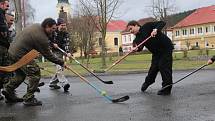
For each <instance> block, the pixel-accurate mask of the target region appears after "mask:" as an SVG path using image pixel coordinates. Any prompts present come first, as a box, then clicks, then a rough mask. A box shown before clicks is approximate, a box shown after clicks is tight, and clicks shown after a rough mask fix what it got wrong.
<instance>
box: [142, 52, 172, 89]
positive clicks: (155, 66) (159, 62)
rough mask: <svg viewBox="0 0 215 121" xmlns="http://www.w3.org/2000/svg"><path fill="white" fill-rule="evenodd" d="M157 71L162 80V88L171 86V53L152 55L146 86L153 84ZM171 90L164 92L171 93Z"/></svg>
mask: <svg viewBox="0 0 215 121" xmlns="http://www.w3.org/2000/svg"><path fill="white" fill-rule="evenodd" d="M159 71H160V73H161V77H162V80H163V82H162V87H164V86H166V85H169V84H172V52H166V53H162V54H153V55H152V61H151V67H150V69H149V72H148V75H147V76H146V79H145V83H146V84H148V85H151V84H153V83H154V82H155V78H156V76H157V74H158V72H159ZM171 89H172V87H169V88H166V89H165V90H166V91H171Z"/></svg>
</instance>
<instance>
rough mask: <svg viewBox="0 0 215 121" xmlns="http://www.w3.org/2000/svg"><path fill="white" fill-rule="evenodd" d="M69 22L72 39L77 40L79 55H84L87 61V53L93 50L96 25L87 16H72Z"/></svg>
mask: <svg viewBox="0 0 215 121" xmlns="http://www.w3.org/2000/svg"><path fill="white" fill-rule="evenodd" d="M70 23H71V24H70V27H71V30H72V34H73V37H74V39H76V40H79V41H77V44H78V46H79V48H80V51H81V57H83V55H84V58H85V59H87V63H88V62H89V53H90V52H91V51H93V50H94V48H93V47H94V45H95V40H94V32H95V30H96V27H95V26H94V24H93V22H92V19H90V17H89V16H78V17H75V18H72V19H71V22H70ZM82 62H83V58H82Z"/></svg>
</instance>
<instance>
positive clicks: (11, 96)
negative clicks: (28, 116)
mask: <svg viewBox="0 0 215 121" xmlns="http://www.w3.org/2000/svg"><path fill="white" fill-rule="evenodd" d="M2 94H3V95H4V96H5V98H6V100H5V103H16V102H22V101H23V99H22V98H20V97H17V96H16V94H15V92H13V93H9V92H8V91H6V90H3V91H2Z"/></svg>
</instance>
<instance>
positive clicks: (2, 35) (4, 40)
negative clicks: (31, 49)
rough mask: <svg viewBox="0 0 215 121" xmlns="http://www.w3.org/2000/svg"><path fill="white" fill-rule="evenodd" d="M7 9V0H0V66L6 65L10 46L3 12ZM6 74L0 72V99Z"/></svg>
mask: <svg viewBox="0 0 215 121" xmlns="http://www.w3.org/2000/svg"><path fill="white" fill-rule="evenodd" d="M8 9H9V1H8V0H0V66H5V65H7V62H6V61H7V57H8V48H9V46H10V43H9V36H8V34H9V33H8V26H7V22H6V18H5V12H6V11H7V10H8ZM6 76H7V75H6V74H4V73H2V72H0V100H2V99H3V96H1V89H2V88H3V83H4V79H5V78H6Z"/></svg>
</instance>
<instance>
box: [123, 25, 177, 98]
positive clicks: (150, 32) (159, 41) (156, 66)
mask: <svg viewBox="0 0 215 121" xmlns="http://www.w3.org/2000/svg"><path fill="white" fill-rule="evenodd" d="M165 25H166V23H165V22H163V21H157V22H148V23H146V24H144V25H143V26H140V24H139V23H138V22H137V21H130V22H129V23H128V25H127V29H128V30H129V31H130V32H131V33H132V34H134V35H136V38H135V39H134V41H133V46H134V47H135V46H137V45H138V44H140V43H141V42H142V41H144V40H145V39H146V38H147V37H149V36H152V37H151V38H150V39H149V40H148V41H146V42H145V43H144V44H143V45H142V46H140V47H139V48H138V49H137V50H136V51H141V50H142V49H143V47H144V46H145V47H146V48H147V49H148V50H149V51H150V52H151V53H152V61H151V67H150V69H149V72H148V75H147V77H146V78H145V82H144V83H143V85H142V88H141V91H142V92H144V91H145V90H146V89H147V88H148V87H149V86H150V85H151V84H153V83H154V82H155V78H156V76H157V74H158V72H159V71H160V73H161V77H162V80H163V82H162V87H165V86H166V85H169V84H171V83H172V61H173V60H172V51H173V48H174V47H173V44H172V42H171V40H170V39H169V38H168V37H167V36H166V35H165V34H163V33H162V32H161V30H162V28H163V27H164V26H165ZM171 89H172V87H171V86H170V87H168V88H166V89H164V90H160V91H158V93H157V94H158V95H170V94H171Z"/></svg>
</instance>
